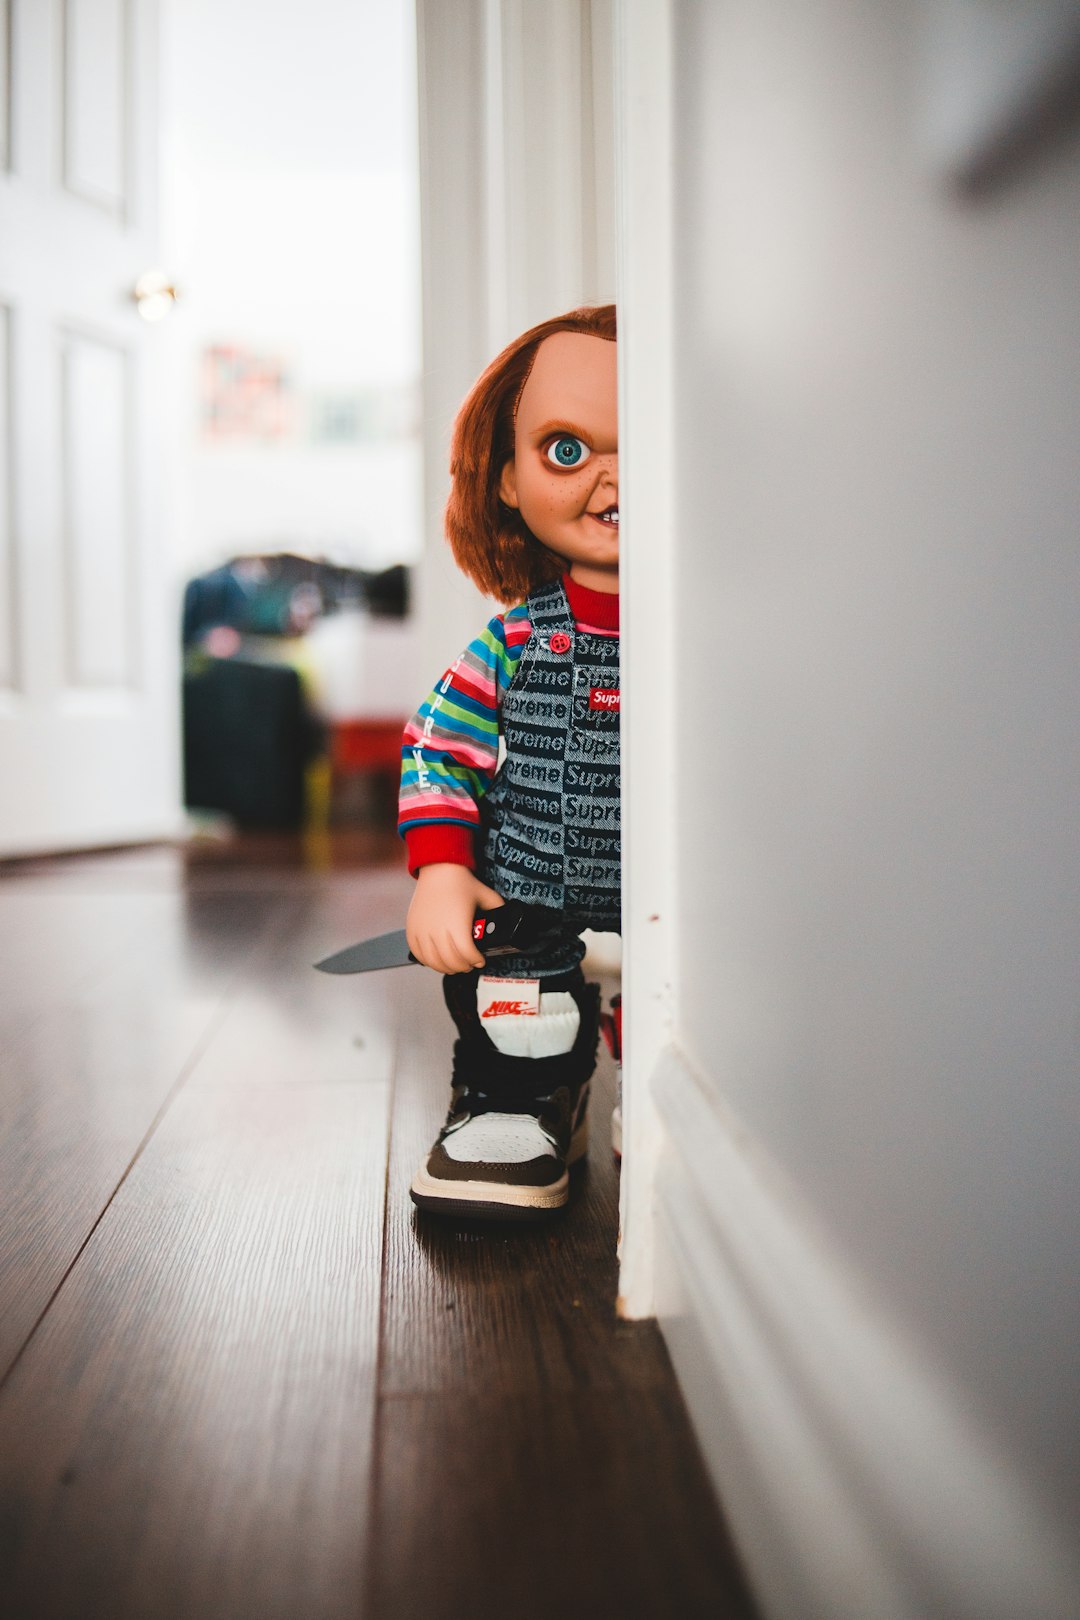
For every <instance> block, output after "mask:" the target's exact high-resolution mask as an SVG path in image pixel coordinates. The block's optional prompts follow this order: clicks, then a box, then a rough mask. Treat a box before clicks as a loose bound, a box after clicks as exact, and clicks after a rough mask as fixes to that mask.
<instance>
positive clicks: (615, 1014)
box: [600, 995, 622, 1164]
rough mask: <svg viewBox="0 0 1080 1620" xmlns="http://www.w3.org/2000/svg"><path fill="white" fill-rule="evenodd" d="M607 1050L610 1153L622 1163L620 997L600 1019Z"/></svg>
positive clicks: (612, 1002)
mask: <svg viewBox="0 0 1080 1620" xmlns="http://www.w3.org/2000/svg"><path fill="white" fill-rule="evenodd" d="M600 1028H601V1029H602V1030H603V1032H604V1040H605V1041H606V1043H607V1049H608V1051H609V1052H610V1053H611V1055H612V1057H613V1058H614V1059H615V1107H614V1108H613V1109H612V1111H611V1151H612V1153H614V1155H615V1157H616V1159H617V1160H618V1161H619V1163H620V1164H621V1163H622V996H621V995H619V996H612V998H611V1011H610V1012H609V1013H604V1015H603V1016H602V1018H601V1019H600Z"/></svg>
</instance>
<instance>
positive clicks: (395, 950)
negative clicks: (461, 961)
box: [315, 900, 562, 973]
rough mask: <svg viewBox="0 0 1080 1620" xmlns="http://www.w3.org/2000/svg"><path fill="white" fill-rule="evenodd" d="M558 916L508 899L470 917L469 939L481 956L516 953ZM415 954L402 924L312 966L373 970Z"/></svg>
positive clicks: (401, 963) (541, 940)
mask: <svg viewBox="0 0 1080 1620" xmlns="http://www.w3.org/2000/svg"><path fill="white" fill-rule="evenodd" d="M561 928H562V918H561V917H560V915H559V913H558V912H555V911H552V910H551V909H550V907H545V906H526V905H523V904H522V903H521V901H520V900H508V901H507V902H506V904H505V905H503V906H495V907H494V908H493V909H492V910H491V911H478V912H477V913H476V916H475V917H474V918H473V939H474V940H475V942H476V944H477V946H478V947H479V949H480V951H481V953H482V954H483V955H484V956H494V957H499V956H517V955H518V954H519V953H520V952H521V951H532V950H535V949H536V947H537V946H538V945H545V944H547V943H548V941H549V940H553V939H555V938H556V936H557V935H558V934H559V933H560V932H561ZM415 961H416V957H415V956H414V955H413V954H412V952H411V951H410V950H409V944H408V941H407V939H406V938H405V930H404V928H395V929H394V930H393V932H392V933H389V934H378V935H376V937H375V938H374V939H365V940H361V942H360V944H359V945H347V946H346V947H345V949H344V950H343V951H336V952H335V953H334V955H333V956H328V957H326V958H325V960H324V961H322V962H316V963H315V966H316V967H317V968H318V969H319V972H320V973H374V972H375V971H376V970H377V969H379V968H392V967H407V966H408V964H409V963H410V962H415Z"/></svg>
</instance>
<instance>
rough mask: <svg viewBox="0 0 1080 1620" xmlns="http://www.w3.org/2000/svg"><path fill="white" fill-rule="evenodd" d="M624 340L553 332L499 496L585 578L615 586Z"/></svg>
mask: <svg viewBox="0 0 1080 1620" xmlns="http://www.w3.org/2000/svg"><path fill="white" fill-rule="evenodd" d="M615 361H616V346H615V344H614V343H613V342H611V341H609V340H608V339H607V338H598V337H589V336H587V335H586V334H585V333H582V332H556V333H554V334H553V335H552V336H551V337H549V338H545V339H544V341H543V343H541V345H540V347H539V349H538V350H537V353H536V359H535V361H534V362H533V368H532V370H531V371H530V373H529V376H528V379H527V381H526V383H525V387H524V388H523V389H522V391H521V398H520V399H519V400H518V407H517V415H516V417H515V420H514V459H513V461H508V462H507V464H506V466H505V467H504V468H503V471H502V478H501V481H500V484H499V495H500V498H501V499H502V500H503V501H504V502H505V503H506V505H507V506H512V507H514V508H516V509H517V510H518V511H520V513H521V515H522V517H523V518H524V520H525V522H526V524H527V525H528V527H529V529H530V530H531V531H532V533H533V534H534V535H535V536H536V538H537V539H538V540H542V541H543V543H544V545H546V546H548V547H550V549H551V550H552V551H554V552H555V553H556V554H557V555H558V556H560V557H565V558H566V560H567V562H569V563H570V565H571V569H570V572H571V573H572V574H573V575H574V577H575V578H580V579H581V580H582V582H583V583H586V584H589V583H592V584H594V585H596V586H598V587H599V588H600V589H604V588H605V586H606V588H608V589H616V588H617V583H618V568H619V420H618V400H617V393H616V370H615Z"/></svg>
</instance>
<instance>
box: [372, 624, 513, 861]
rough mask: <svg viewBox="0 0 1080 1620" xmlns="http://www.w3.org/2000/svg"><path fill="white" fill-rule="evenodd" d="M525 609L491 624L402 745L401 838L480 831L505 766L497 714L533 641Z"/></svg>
mask: <svg viewBox="0 0 1080 1620" xmlns="http://www.w3.org/2000/svg"><path fill="white" fill-rule="evenodd" d="M529 630H530V626H529V615H528V608H527V607H526V604H525V603H524V602H521V603H519V604H518V606H517V607H513V608H511V609H510V610H509V612H507V613H500V614H499V615H498V616H497V617H496V618H494V619H492V620H491V622H490V623H489V624H488V626H487V629H486V630H483V631H481V633H480V635H478V636H477V638H476V640H475V641H471V642H470V643H469V645H468V646H467V647H466V649H465V651H464V652H463V653H462V654H461V657H460V658H458V659H457V660H456V661H455V662H454V663H453V664H452V665H451V666H450V668H449V669H448V670H447V672H446V674H445V675H444V676H443V678H442V680H441V681H439V682H438V684H437V685H436V686H435V687H434V688H433V689H432V691H430V692H429V693H428V695H427V697H426V698H425V699H424V701H423V703H421V705H420V707H419V709H418V710H417V711H416V713H415V714H414V715H413V717H412V719H411V720H410V721H409V723H408V725H407V726H406V727H405V735H404V737H403V738H402V743H401V792H400V795H399V798H398V832H399V833H401V834H402V836H404V835H405V833H407V832H409V831H410V830H411V829H413V828H416V827H428V826H435V825H436V824H438V823H440V822H444V823H451V824H456V825H458V826H462V827H468V828H469V829H470V830H474V829H476V828H477V827H479V825H480V800H481V799H482V798H483V796H484V794H485V793H486V792H487V790H488V788H489V787H490V786H491V783H492V781H493V780H494V777H495V772H496V770H497V769H498V766H499V710H500V708H501V706H502V697H503V693H504V692H505V691H506V689H507V687H508V686H509V685H510V682H511V681H512V680H513V678H514V675H515V673H516V672H517V667H518V663H519V662H520V659H521V654H522V651H523V649H524V646H525V643H526V642H527V641H528V639H529Z"/></svg>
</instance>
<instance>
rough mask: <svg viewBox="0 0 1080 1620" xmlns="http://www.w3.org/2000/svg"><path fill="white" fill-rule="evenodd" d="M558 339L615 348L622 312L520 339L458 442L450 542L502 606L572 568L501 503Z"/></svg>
mask: <svg viewBox="0 0 1080 1620" xmlns="http://www.w3.org/2000/svg"><path fill="white" fill-rule="evenodd" d="M556 332H580V333H582V334H583V335H584V336H585V337H599V338H607V339H608V340H609V341H610V342H612V343H614V341H615V305H614V304H600V305H597V306H596V307H594V308H588V307H587V308H583V309H572V310H570V311H568V313H567V314H565V315H556V316H555V317H554V318H553V319H552V320H550V321H541V322H540V325H539V326H533V327H530V329H529V331H527V332H523V333H522V335H521V337H519V338H515V339H514V341H513V343H511V344H508V346H507V347H506V348H505V349H504V350H503V351H502V353H501V354H500V355H497V356H496V357H495V359H494V360H493V361H492V362H491V364H490V365H489V366H488V368H487V370H486V371H485V372H484V374H483V376H482V377H481V378H480V379H479V381H478V382H477V383H476V384H475V385H474V387H473V389H472V392H471V393H470V394H469V396H468V398H467V399H466V401H465V403H464V405H462V407H461V409H460V411H459V412H458V414H457V420H456V421H455V423H454V433H453V437H452V439H451V441H450V478H451V489H450V499H449V500H448V501H447V503H446V538H447V539H448V540H449V542H450V546H451V549H452V551H453V553H454V560H455V562H456V563H457V565H458V567H459V568H460V569H461V570H462V572H463V573H466V574H467V575H468V576H469V578H470V579H471V580H472V581H473V583H474V584H476V585H479V587H480V589H481V590H482V591H484V592H486V593H487V594H488V595H489V596H493V597H495V599H496V600H497V601H499V602H518V601H520V600H521V598H522V597H524V596H527V595H528V594H529V592H530V591H533V590H535V589H536V588H537V587H538V586H539V585H546V584H547V583H548V582H549V581H550V580H553V579H558V578H559V576H560V574H562V573H563V572H564V571H565V568H566V563H565V561H564V560H563V558H561V557H557V556H556V555H555V553H554V552H553V551H549V550H548V548H547V546H545V545H544V544H542V542H541V541H539V540H538V539H537V538H536V536H535V535H534V534H533V533H532V531H531V530H530V529H529V528H528V527H527V526H526V524H525V521H524V519H523V518H522V516H521V514H520V513H519V512H517V511H514V510H513V509H512V508H511V507H509V506H506V505H504V503H503V502H502V501H501V500H500V499H499V480H500V478H501V476H502V470H503V468H504V467H505V465H506V463H507V462H508V461H512V460H513V459H514V414H515V412H516V410H517V402H518V400H519V399H520V397H521V390H522V389H523V388H524V386H525V384H526V382H527V381H528V377H529V372H530V371H531V370H532V368H533V362H534V360H535V359H536V354H537V350H538V349H539V347H540V345H541V343H543V341H544V339H545V338H549V337H553V336H554V334H555V333H556Z"/></svg>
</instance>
